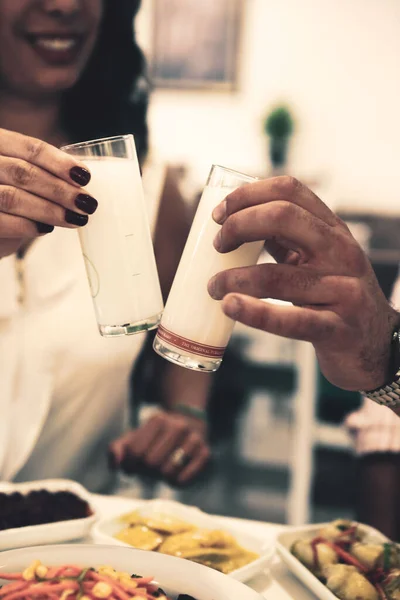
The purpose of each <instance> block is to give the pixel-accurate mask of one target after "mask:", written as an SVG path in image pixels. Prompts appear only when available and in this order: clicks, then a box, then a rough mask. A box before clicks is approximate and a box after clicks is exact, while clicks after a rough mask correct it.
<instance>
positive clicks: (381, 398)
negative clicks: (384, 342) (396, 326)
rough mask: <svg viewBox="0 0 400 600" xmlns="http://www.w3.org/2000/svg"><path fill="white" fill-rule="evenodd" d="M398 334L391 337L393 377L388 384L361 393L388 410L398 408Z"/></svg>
mask: <svg viewBox="0 0 400 600" xmlns="http://www.w3.org/2000/svg"><path fill="white" fill-rule="evenodd" d="M399 357H400V332H399V330H396V331H394V332H393V336H392V352H391V363H392V364H391V368H392V373H393V372H394V376H393V378H392V381H391V382H390V383H386V384H385V385H383V386H381V387H379V388H376V389H375V390H370V391H363V392H361V393H362V394H363V395H364V396H366V397H367V398H369V399H370V400H373V401H374V402H377V403H378V404H381V405H382V406H388V407H389V408H398V407H400V364H399V362H400V360H399Z"/></svg>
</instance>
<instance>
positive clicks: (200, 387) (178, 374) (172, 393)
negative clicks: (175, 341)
mask: <svg viewBox="0 0 400 600" xmlns="http://www.w3.org/2000/svg"><path fill="white" fill-rule="evenodd" d="M162 383H163V385H162V389H163V400H164V406H165V408H167V409H169V410H173V409H174V407H178V406H179V405H186V406H189V407H193V408H194V409H198V410H201V411H204V410H205V409H206V407H207V401H208V397H209V394H210V389H211V385H212V375H211V374H207V373H198V372H196V371H190V370H188V369H184V368H182V367H178V366H177V365H173V364H172V363H169V364H168V365H167V366H166V368H165V371H164V374H163V382H162Z"/></svg>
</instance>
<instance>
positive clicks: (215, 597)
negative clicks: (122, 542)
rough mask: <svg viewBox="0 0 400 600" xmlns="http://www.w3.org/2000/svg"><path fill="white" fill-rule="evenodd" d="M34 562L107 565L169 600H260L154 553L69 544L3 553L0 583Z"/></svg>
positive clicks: (221, 577) (199, 567)
mask: <svg viewBox="0 0 400 600" xmlns="http://www.w3.org/2000/svg"><path fill="white" fill-rule="evenodd" d="M36 559H38V560H40V561H41V562H42V563H43V564H44V565H49V566H50V565H51V566H57V565H62V564H76V565H79V566H82V567H87V566H91V567H99V566H100V565H104V564H107V565H111V566H112V567H114V568H115V569H117V570H118V571H126V572H128V573H138V574H139V575H143V576H145V575H152V576H153V577H154V580H155V582H157V584H158V585H160V587H162V588H163V589H164V591H165V592H167V593H169V594H171V595H172V597H174V595H177V594H183V593H185V594H190V595H191V596H193V597H194V598H196V600H232V599H233V598H234V599H237V600H239V599H240V600H262V597H261V596H260V595H259V594H258V593H257V592H254V591H253V590H251V589H250V588H248V587H246V586H245V585H243V584H242V583H240V582H238V581H235V580H234V579H230V578H229V577H227V576H226V575H222V573H218V572H217V571H214V570H213V569H209V568H208V567H203V566H202V565H198V564H196V563H193V562H190V561H188V560H183V559H181V558H175V557H174V556H167V555H165V554H159V553H157V552H146V551H145V550H135V549H134V548H120V547H118V546H96V545H84V544H82V545H73V544H70V545H65V546H51V547H48V546H39V547H35V548H22V549H21V550H11V551H9V552H2V553H1V554H0V580H1V572H2V571H3V572H15V571H21V570H23V569H24V568H26V567H27V566H28V565H29V564H30V563H31V562H32V561H33V560H36Z"/></svg>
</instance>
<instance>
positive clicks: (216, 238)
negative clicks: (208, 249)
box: [214, 230, 222, 250]
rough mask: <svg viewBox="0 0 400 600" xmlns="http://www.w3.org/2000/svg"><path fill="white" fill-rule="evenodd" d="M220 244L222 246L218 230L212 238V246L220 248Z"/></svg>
mask: <svg viewBox="0 0 400 600" xmlns="http://www.w3.org/2000/svg"><path fill="white" fill-rule="evenodd" d="M221 246H222V233H221V230H220V231H218V233H217V235H216V236H215V238H214V248H215V249H216V250H220V248H221Z"/></svg>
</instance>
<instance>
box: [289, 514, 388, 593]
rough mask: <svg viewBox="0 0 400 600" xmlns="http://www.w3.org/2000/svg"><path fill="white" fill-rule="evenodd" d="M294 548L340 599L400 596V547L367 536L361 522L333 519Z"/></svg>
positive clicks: (300, 558) (295, 544)
mask: <svg viewBox="0 0 400 600" xmlns="http://www.w3.org/2000/svg"><path fill="white" fill-rule="evenodd" d="M291 552H292V554H293V555H294V556H295V557H296V558H297V559H298V560H300V562H302V563H303V564H304V565H305V566H306V567H307V568H308V569H309V570H310V571H312V573H313V574H314V575H315V576H316V577H318V578H319V579H320V580H321V581H322V582H323V583H324V584H325V585H326V586H327V587H328V588H329V589H330V590H331V592H333V593H334V594H335V595H336V596H337V597H338V598H340V600H400V547H399V546H398V545H397V544H394V543H392V542H386V543H377V542H373V541H370V540H368V539H366V534H365V532H364V531H363V529H362V527H360V525H359V524H358V523H353V522H351V521H347V520H344V519H338V520H336V521H333V522H332V523H330V524H329V525H327V526H324V527H322V528H321V529H320V530H319V531H318V533H317V535H316V536H314V537H313V538H311V539H299V540H296V541H295V542H294V543H293V545H292V548H291Z"/></svg>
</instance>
